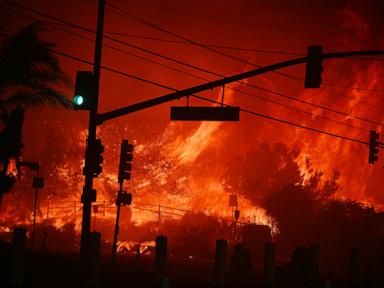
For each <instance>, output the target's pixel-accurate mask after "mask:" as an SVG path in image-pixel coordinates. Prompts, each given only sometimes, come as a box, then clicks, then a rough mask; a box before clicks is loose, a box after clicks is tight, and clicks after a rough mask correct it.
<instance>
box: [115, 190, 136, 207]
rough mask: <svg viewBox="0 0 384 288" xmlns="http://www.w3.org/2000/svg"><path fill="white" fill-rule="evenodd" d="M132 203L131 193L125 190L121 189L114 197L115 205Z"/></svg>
mask: <svg viewBox="0 0 384 288" xmlns="http://www.w3.org/2000/svg"><path fill="white" fill-rule="evenodd" d="M131 203H132V194H131V193H128V192H126V191H122V192H121V193H119V194H118V196H117V199H116V205H131Z"/></svg>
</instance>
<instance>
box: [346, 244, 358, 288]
mask: <svg viewBox="0 0 384 288" xmlns="http://www.w3.org/2000/svg"><path fill="white" fill-rule="evenodd" d="M360 273H361V251H360V248H359V247H357V246H355V247H352V249H351V254H350V259H349V269H348V274H349V275H348V276H349V277H348V278H349V279H348V281H349V286H350V287H357V286H358V285H359V281H360Z"/></svg>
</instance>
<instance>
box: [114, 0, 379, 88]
mask: <svg viewBox="0 0 384 288" xmlns="http://www.w3.org/2000/svg"><path fill="white" fill-rule="evenodd" d="M108 5H109V6H111V7H113V8H114V9H117V10H119V11H121V12H122V13H124V14H125V15H126V17H130V18H131V19H132V18H133V19H135V20H136V22H138V23H143V24H145V25H147V26H149V27H152V28H154V29H157V30H159V31H162V32H164V33H167V34H169V35H172V36H174V37H176V38H179V39H182V40H184V41H187V42H190V43H192V44H194V45H197V46H200V47H201V48H203V49H206V50H208V51H211V52H213V53H216V54H218V55H221V56H224V57H226V58H229V59H232V60H235V61H238V62H241V63H244V64H247V65H251V66H253V67H256V68H259V67H261V66H260V65H257V64H255V63H252V62H250V61H247V60H244V59H242V58H239V57H236V56H234V55H231V54H227V53H224V52H222V51H218V50H215V49H213V48H211V47H207V46H205V45H204V44H201V43H199V42H196V41H194V40H191V39H189V38H186V37H184V36H181V35H179V34H176V33H174V32H171V31H170V30H168V29H165V28H163V27H161V26H159V25H157V24H154V23H152V22H149V21H147V20H145V19H143V18H141V17H139V16H137V15H135V14H133V13H130V12H128V11H126V10H124V9H122V8H120V7H118V6H116V5H114V4H111V3H109V4H108ZM274 73H275V74H279V75H281V76H284V77H287V78H290V79H293V80H296V81H299V82H300V83H302V82H303V80H304V79H303V78H301V77H296V76H293V75H289V74H286V73H282V72H279V71H275V72H274ZM323 85H326V86H330V87H339V88H346V86H342V85H341V86H340V85H338V84H332V83H328V82H324V83H323ZM348 89H352V90H361V91H370V92H384V90H382V89H368V88H359V87H349V88H348Z"/></svg>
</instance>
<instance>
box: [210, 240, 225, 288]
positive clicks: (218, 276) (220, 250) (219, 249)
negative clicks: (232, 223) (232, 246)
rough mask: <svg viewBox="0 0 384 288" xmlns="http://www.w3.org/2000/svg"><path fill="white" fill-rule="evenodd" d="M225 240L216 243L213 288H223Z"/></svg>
mask: <svg viewBox="0 0 384 288" xmlns="http://www.w3.org/2000/svg"><path fill="white" fill-rule="evenodd" d="M227 247H228V245H227V240H224V239H219V240H217V241H216V252H215V264H214V272H213V273H214V274H213V287H223V286H224V280H225V274H226V272H227Z"/></svg>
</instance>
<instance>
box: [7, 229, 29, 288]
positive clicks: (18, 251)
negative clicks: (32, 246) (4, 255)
mask: <svg viewBox="0 0 384 288" xmlns="http://www.w3.org/2000/svg"><path fill="white" fill-rule="evenodd" d="M26 239H27V229H26V228H24V227H17V228H15V229H14V230H13V244H12V256H11V287H22V286H23V281H24V269H25V246H26V242H27V241H26Z"/></svg>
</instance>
